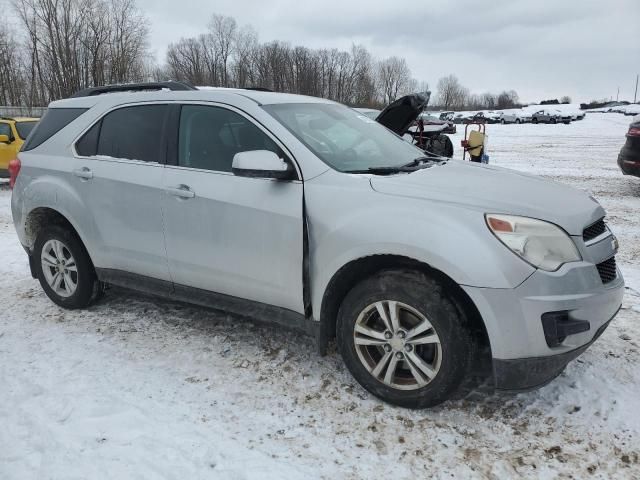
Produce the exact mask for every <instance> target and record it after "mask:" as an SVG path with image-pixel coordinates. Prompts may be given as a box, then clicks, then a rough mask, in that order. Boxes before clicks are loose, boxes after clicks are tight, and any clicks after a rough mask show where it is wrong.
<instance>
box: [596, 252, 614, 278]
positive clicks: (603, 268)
mask: <svg viewBox="0 0 640 480" xmlns="http://www.w3.org/2000/svg"><path fill="white" fill-rule="evenodd" d="M596 268H597V269H598V273H599V274H600V280H602V283H609V282H611V281H613V280H615V278H616V258H615V257H611V258H610V259H608V260H605V261H604V262H601V263H599V264H597V265H596Z"/></svg>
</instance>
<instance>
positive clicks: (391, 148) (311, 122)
mask: <svg viewBox="0 0 640 480" xmlns="http://www.w3.org/2000/svg"><path fill="white" fill-rule="evenodd" d="M263 108H264V109H265V110H266V111H267V112H269V114H271V115H272V116H273V117H274V118H275V119H276V120H278V122H280V123H281V124H282V125H284V127H285V128H287V130H289V131H290V132H291V133H292V134H293V135H295V136H296V138H298V140H300V141H301V142H302V143H304V144H305V145H306V146H307V147H308V148H309V150H311V151H312V152H313V153H314V154H315V155H316V156H317V157H318V158H320V159H321V160H322V161H323V162H325V163H326V164H327V165H329V166H330V167H332V168H334V169H336V170H338V171H341V172H349V171H362V170H368V169H370V168H380V167H395V166H398V165H404V164H406V163H409V162H412V161H413V160H414V159H416V158H417V157H423V156H424V152H423V151H422V150H419V149H418V148H417V147H414V146H413V145H411V144H410V143H409V142H406V141H404V140H403V139H402V138H400V137H399V136H397V135H396V134H395V133H393V132H391V131H390V130H387V129H386V128H385V127H383V126H382V125H380V124H379V123H377V122H375V121H374V120H372V119H370V118H368V117H366V116H365V115H362V114H360V113H359V112H356V111H354V110H352V109H350V108H347V107H345V106H343V105H334V104H325V103H287V104H274V105H265V106H263Z"/></svg>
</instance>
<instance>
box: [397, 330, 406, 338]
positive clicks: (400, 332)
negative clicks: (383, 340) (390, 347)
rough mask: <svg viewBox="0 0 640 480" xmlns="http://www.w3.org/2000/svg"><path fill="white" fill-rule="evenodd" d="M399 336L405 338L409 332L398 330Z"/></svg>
mask: <svg viewBox="0 0 640 480" xmlns="http://www.w3.org/2000/svg"><path fill="white" fill-rule="evenodd" d="M398 336H399V337H400V338H405V337H406V336H407V334H406V333H405V332H403V331H402V330H400V331H399V332H398Z"/></svg>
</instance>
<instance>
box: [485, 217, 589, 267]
mask: <svg viewBox="0 0 640 480" xmlns="http://www.w3.org/2000/svg"><path fill="white" fill-rule="evenodd" d="M485 218H486V220H487V225H488V226H489V229H490V230H491V231H492V232H493V234H494V235H495V236H496V237H497V238H498V240H500V241H501V242H502V243H504V244H505V245H506V246H507V247H508V248H509V250H511V251H512V252H513V253H515V254H516V255H518V256H520V257H521V258H523V259H524V260H525V261H527V262H529V263H530V264H531V265H533V266H534V267H538V268H540V269H542V270H546V271H548V272H554V271H556V270H558V269H559V268H560V267H561V266H562V265H563V264H564V263H567V262H576V261H579V260H582V257H581V256H580V253H579V252H578V249H577V248H576V245H575V243H573V240H572V239H571V237H569V235H567V233H566V232H565V231H564V230H562V229H561V228H560V227H558V226H556V225H554V224H552V223H549V222H543V221H542V220H536V219H534V218H527V217H517V216H515V215H497V214H487V215H485Z"/></svg>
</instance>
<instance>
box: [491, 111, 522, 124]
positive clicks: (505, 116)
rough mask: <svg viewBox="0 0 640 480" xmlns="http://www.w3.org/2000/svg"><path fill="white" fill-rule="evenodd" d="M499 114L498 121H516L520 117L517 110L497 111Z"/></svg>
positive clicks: (503, 122)
mask: <svg viewBox="0 0 640 480" xmlns="http://www.w3.org/2000/svg"><path fill="white" fill-rule="evenodd" d="M496 113H497V114H498V116H497V118H496V120H497V123H502V124H505V123H516V120H518V117H517V115H516V113H515V112H496Z"/></svg>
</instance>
